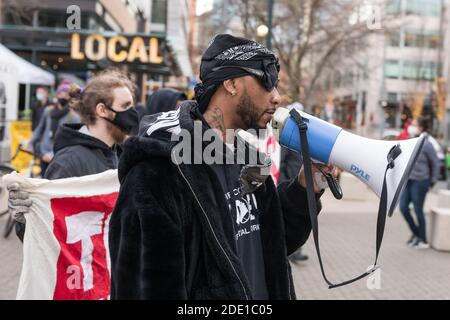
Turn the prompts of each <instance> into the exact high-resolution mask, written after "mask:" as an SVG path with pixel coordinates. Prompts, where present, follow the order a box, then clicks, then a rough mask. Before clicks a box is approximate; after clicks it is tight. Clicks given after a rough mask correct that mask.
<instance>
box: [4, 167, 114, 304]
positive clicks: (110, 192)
mask: <svg viewBox="0 0 450 320" xmlns="http://www.w3.org/2000/svg"><path fill="white" fill-rule="evenodd" d="M3 179H4V184H5V185H9V184H11V183H13V182H17V183H19V185H20V186H21V189H22V190H23V191H27V192H29V193H30V198H31V200H32V201H33V205H32V206H31V212H29V213H27V214H26V215H25V217H26V222H27V223H26V231H25V238H24V243H23V265H22V273H21V276H20V282H19V289H18V292H17V299H57V300H60V299H64V300H66V299H70V300H79V299H80V300H98V299H108V298H109V296H110V270H111V267H110V258H109V246H108V230H109V221H110V217H111V213H112V211H113V208H114V205H115V203H116V200H117V196H118V192H119V180H118V177H117V170H109V171H105V172H103V173H100V174H96V175H91V176H84V177H79V178H68V179H60V180H45V179H30V178H24V177H22V176H20V175H18V174H16V173H13V174H10V175H7V176H5V177H4V178H3Z"/></svg>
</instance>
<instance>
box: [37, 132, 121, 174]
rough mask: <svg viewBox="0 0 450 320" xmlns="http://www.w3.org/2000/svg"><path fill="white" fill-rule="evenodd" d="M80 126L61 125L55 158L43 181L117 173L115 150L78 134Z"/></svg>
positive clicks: (56, 139)
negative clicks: (112, 171)
mask: <svg viewBox="0 0 450 320" xmlns="http://www.w3.org/2000/svg"><path fill="white" fill-rule="evenodd" d="M82 126H83V124H64V125H63V126H61V127H60V128H59V129H58V133H57V135H56V137H55V144H54V147H53V149H54V152H55V156H54V158H53V159H52V161H51V162H50V165H49V167H48V168H47V171H46V172H45V177H44V178H46V179H50V180H54V179H62V178H71V177H81V176H86V175H90V174H97V173H101V172H103V171H106V170H109V169H117V165H118V158H117V154H116V150H115V149H113V148H110V147H108V146H107V145H106V144H105V143H104V142H102V141H100V140H99V139H97V138H94V137H92V136H89V135H87V134H84V133H81V132H80V131H79V130H80V128H81V127H82Z"/></svg>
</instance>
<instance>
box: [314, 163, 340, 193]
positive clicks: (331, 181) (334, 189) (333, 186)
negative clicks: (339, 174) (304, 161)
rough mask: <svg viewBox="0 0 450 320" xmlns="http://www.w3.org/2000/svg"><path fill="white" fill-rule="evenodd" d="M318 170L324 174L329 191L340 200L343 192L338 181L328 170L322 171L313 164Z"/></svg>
mask: <svg viewBox="0 0 450 320" xmlns="http://www.w3.org/2000/svg"><path fill="white" fill-rule="evenodd" d="M315 167H316V168H317V169H319V171H320V172H321V173H322V174H323V175H324V176H325V179H327V183H328V186H329V187H330V190H331V193H332V194H333V196H334V197H335V198H336V199H338V200H341V199H342V197H343V196H344V194H343V193H342V189H341V186H340V185H339V182H337V180H336V179H335V178H334V177H333V175H332V174H331V173H329V172H325V171H323V170H322V169H321V168H320V167H319V166H315Z"/></svg>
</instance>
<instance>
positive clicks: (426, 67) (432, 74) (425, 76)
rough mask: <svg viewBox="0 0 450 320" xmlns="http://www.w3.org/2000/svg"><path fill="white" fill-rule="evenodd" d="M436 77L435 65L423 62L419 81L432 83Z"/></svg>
mask: <svg viewBox="0 0 450 320" xmlns="http://www.w3.org/2000/svg"><path fill="white" fill-rule="evenodd" d="M436 77H437V64H436V63H434V62H425V63H424V64H423V65H422V66H421V68H420V79H421V80H428V81H433V80H434V79H436Z"/></svg>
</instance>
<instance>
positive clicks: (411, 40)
mask: <svg viewBox="0 0 450 320" xmlns="http://www.w3.org/2000/svg"><path fill="white" fill-rule="evenodd" d="M415 44H416V36H415V34H414V33H413V32H411V31H405V47H415Z"/></svg>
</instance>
